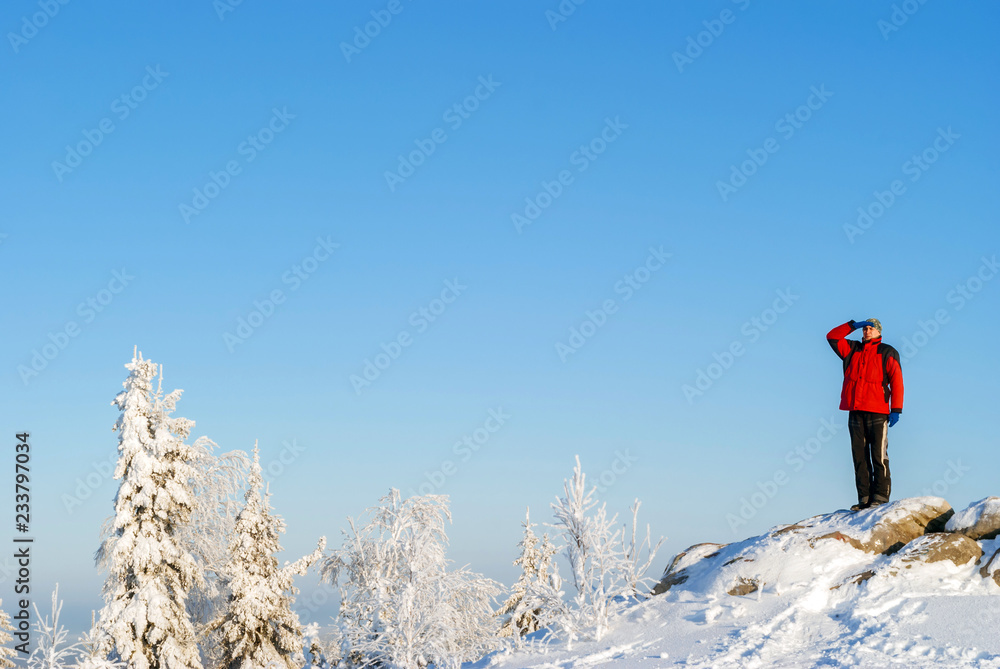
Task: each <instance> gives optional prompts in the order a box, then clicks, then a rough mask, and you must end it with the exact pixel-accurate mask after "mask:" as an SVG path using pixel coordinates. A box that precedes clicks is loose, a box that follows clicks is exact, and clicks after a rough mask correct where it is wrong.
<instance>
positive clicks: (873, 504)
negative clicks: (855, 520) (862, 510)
mask: <svg viewBox="0 0 1000 669" xmlns="http://www.w3.org/2000/svg"><path fill="white" fill-rule="evenodd" d="M887 503H888V502H880V501H879V500H877V499H873V500H872V501H870V502H868V506H867V507H866V508H869V509H871V508H872V507H876V506H882V505H883V504H887Z"/></svg>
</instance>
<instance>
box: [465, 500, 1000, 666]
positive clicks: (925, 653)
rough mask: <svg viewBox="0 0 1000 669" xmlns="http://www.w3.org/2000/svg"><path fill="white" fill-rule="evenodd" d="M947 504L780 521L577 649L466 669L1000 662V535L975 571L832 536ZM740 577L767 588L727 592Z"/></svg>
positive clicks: (706, 557)
mask: <svg viewBox="0 0 1000 669" xmlns="http://www.w3.org/2000/svg"><path fill="white" fill-rule="evenodd" d="M943 501H944V500H940V499H939V498H926V497H925V498H913V499H908V500H901V501H899V502H895V503H893V504H892V505H889V506H888V507H885V508H883V509H881V510H873V511H868V512H860V513H853V514H852V513H849V512H838V513H833V514H828V515H826V516H820V517H817V518H813V519H809V520H807V521H802V522H800V523H797V524H795V525H790V526H777V527H775V528H772V529H771V530H770V531H769V532H767V533H766V534H764V535H761V536H759V537H752V538H750V539H747V540H745V541H742V542H739V543H735V544H730V545H727V546H720V545H718V544H701V545H698V546H695V547H692V549H691V550H689V552H688V553H687V554H686V555H681V556H679V557H678V558H677V560H676V564H675V565H674V573H676V572H677V571H679V570H680V569H685V568H686V569H687V571H686V575H687V580H685V581H683V582H681V583H677V584H675V585H673V586H672V587H671V588H670V590H668V591H667V592H665V593H664V594H662V595H658V596H655V597H652V598H651V599H648V600H645V601H642V602H638V603H634V602H633V603H627V604H626V603H620V604H619V610H618V612H617V615H614V616H613V617H612V618H611V621H610V625H609V628H608V631H607V632H606V633H605V635H604V636H603V637H602V639H601V641H599V642H596V641H575V642H573V644H572V647H571V648H569V647H567V645H566V644H565V643H563V642H560V641H555V640H550V641H548V642H547V643H546V642H544V641H543V640H542V639H541V636H542V635H541V633H536V634H534V635H531V637H529V638H530V641H529V644H528V646H527V647H526V648H525V649H524V650H517V651H513V650H507V651H500V652H497V653H494V654H492V655H490V656H488V657H486V658H483V659H482V660H480V661H479V662H477V663H473V664H469V665H466V666H467V667H468V668H469V669H486V668H487V667H489V668H497V669H528V668H529V667H537V668H539V669H541V668H552V669H555V668H557V667H558V668H561V669H562V668H565V669H569V668H576V667H587V668H590V667H605V666H607V667H610V666H614V667H623V668H628V667H668V666H683V667H687V668H708V667H747V668H756V667H760V668H765V667H848V666H860V667H866V668H867V667H907V668H910V667H914V668H919V667H977V668H982V669H987V668H1000V635H998V634H997V630H998V629H1000V586H998V585H997V584H996V583H995V582H994V580H993V579H992V578H984V577H983V576H982V575H980V568H981V567H982V566H983V564H985V563H986V561H987V560H988V559H989V557H990V556H992V555H993V554H994V553H995V552H996V550H997V549H998V548H1000V539H992V540H988V541H980V542H977V543H978V544H979V546H980V547H981V548H982V549H983V552H984V555H983V558H982V559H981V560H980V561H979V563H977V562H976V561H975V560H972V561H970V562H969V563H967V564H964V565H956V564H954V563H953V562H951V561H949V560H942V561H939V562H934V563H926V562H921V561H919V560H918V561H914V560H913V558H912V552H913V551H912V550H907V551H900V552H898V553H895V554H892V555H880V554H878V553H868V552H865V551H863V550H859V549H858V548H855V547H854V546H852V544H851V543H849V542H847V541H844V540H838V538H829V537H825V535H828V534H831V533H833V532H841V533H843V534H844V535H846V536H848V537H851V538H853V539H857V540H859V541H862V542H864V541H865V540H867V539H870V538H871V536H872V534H873V532H874V531H875V530H876V528H877V526H879V525H880V524H884V523H886V522H890V521H891V522H900V521H902V520H904V519H905V517H906V515H907V514H908V513H913V512H914V511H916V510H918V509H919V508H920V507H921V506H926V505H928V504H939V503H943ZM820 537H824V538H822V539H821V538H820ZM921 541H924V539H923V538H921V539H918V540H916V541H914V542H913V544H914V546H911V547H910V548H911V549H912V548H915V547H916V545H917V544H920V542H921ZM908 555H909V556H910V557H909V558H908V557H907V556H908ZM861 575H864V577H863V578H859V576H861ZM741 579H742V581H741ZM743 581H748V582H749V581H756V582H757V583H759V584H760V587H759V588H758V589H757V590H756V591H753V592H750V593H749V594H746V595H742V596H741V595H730V594H728V591H729V590H731V589H732V588H733V586H734V585H737V584H739V583H741V582H743Z"/></svg>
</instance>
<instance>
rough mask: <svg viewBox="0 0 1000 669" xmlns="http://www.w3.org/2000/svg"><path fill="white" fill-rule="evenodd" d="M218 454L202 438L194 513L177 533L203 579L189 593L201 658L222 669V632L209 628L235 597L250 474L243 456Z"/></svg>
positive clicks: (196, 459)
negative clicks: (234, 562) (237, 536)
mask: <svg viewBox="0 0 1000 669" xmlns="http://www.w3.org/2000/svg"><path fill="white" fill-rule="evenodd" d="M215 448H216V444H215V443H214V442H213V441H212V440H211V439H208V438H207V437H199V438H198V439H197V440H196V441H195V442H194V444H193V445H192V449H193V451H194V452H193V459H192V462H191V465H192V477H191V479H190V481H189V483H190V486H191V490H192V500H193V507H194V508H193V510H192V512H191V517H190V518H189V520H188V522H186V523H184V524H183V525H182V526H181V527H180V528H179V531H178V543H179V544H180V545H181V546H182V547H183V548H184V549H185V550H187V551H188V552H190V553H191V555H193V556H194V558H195V561H196V562H197V563H198V567H199V569H200V570H201V572H202V575H203V577H204V578H203V580H202V581H201V582H200V583H197V584H195V586H194V588H192V590H191V592H190V593H189V594H190V596H189V598H188V602H187V610H188V614H189V616H190V617H191V622H192V623H193V624H194V626H195V629H196V630H197V631H198V634H199V638H198V642H199V646H200V647H201V652H202V656H203V657H204V658H205V660H206V663H207V664H208V665H209V666H213V667H214V666H217V665H219V664H220V662H221V661H222V655H223V652H224V651H223V649H222V643H221V639H220V638H219V633H218V629H215V630H213V629H211V628H210V627H209V623H210V622H212V621H213V620H216V619H217V618H219V616H221V615H222V614H223V613H224V612H225V610H226V607H227V605H228V602H229V597H230V595H231V594H232V592H231V590H230V580H231V577H230V575H229V574H228V572H227V568H228V565H229V562H230V552H229V551H230V547H231V545H232V542H233V537H234V533H235V528H236V517H237V515H238V514H239V512H240V510H241V509H242V508H243V504H242V501H243V495H244V493H245V491H246V480H247V475H248V472H249V468H250V460H249V458H248V457H247V455H246V453H244V452H243V451H230V452H229V453H223V454H222V455H218V456H217V455H215V454H214V452H213V451H214V449H215Z"/></svg>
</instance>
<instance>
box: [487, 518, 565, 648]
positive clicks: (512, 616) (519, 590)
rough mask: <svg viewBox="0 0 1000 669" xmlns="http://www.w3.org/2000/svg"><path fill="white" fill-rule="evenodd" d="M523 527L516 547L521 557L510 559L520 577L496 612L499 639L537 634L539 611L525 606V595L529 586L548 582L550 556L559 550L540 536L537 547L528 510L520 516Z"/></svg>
mask: <svg viewBox="0 0 1000 669" xmlns="http://www.w3.org/2000/svg"><path fill="white" fill-rule="evenodd" d="M523 526H524V537H523V538H522V539H521V542H520V543H519V544H518V546H519V547H520V548H521V555H520V556H519V557H518V558H517V559H516V560H514V566H515V567H516V566H518V565H520V567H521V576H520V577H519V578H518V579H517V583H515V584H514V586H513V587H512V588H511V594H510V597H508V598H507V601H506V602H504V603H503V605H502V606H501V607H500V610H499V611H497V615H498V616H502V617H504V620H503V623H502V624H501V626H500V636H502V637H520V636H524V635H525V634H529V633H531V632H536V631H538V629H539V627H540V625H541V624H540V622H539V620H538V615H539V614H540V613H541V609H540V608H538V607H537V605H535V604H531V605H529V603H528V602H527V601H526V600H525V595H526V594H527V593H528V591H529V589H531V587H532V584H534V583H539V582H541V583H545V582H547V581H549V579H550V578H551V576H552V556H553V555H555V554H556V552H558V550H559V549H558V548H556V547H555V546H553V545H552V543H551V542H550V541H549V535H548V534H545V535H543V536H542V540H541V545H539V541H538V537H537V536H535V532H534V531H533V530H532V528H533V527H534V525H533V524H532V522H531V513H530V510H526V511H525V513H524V523H523Z"/></svg>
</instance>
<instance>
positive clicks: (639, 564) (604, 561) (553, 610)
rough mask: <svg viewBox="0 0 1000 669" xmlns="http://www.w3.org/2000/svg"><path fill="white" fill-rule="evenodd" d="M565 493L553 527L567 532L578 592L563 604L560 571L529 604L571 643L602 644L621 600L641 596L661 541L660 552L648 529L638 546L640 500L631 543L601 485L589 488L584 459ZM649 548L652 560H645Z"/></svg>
mask: <svg viewBox="0 0 1000 669" xmlns="http://www.w3.org/2000/svg"><path fill="white" fill-rule="evenodd" d="M563 491H564V493H565V496H564V497H560V498H557V500H556V502H555V503H553V504H552V509H553V511H554V514H555V520H556V522H555V523H553V524H552V525H550V527H553V528H555V529H556V530H558V531H559V532H560V533H561V538H562V540H563V542H564V545H565V549H564V555H565V557H566V559H567V561H568V562H569V567H570V578H571V581H570V582H571V584H572V585H573V588H574V590H575V591H576V594H575V595H574V596H573V598H572V600H571V601H570V602H564V601H563V600H562V595H561V593H560V592H559V588H560V587H561V581H560V579H559V577H558V573H556V574H555V575H554V577H553V578H552V579H550V581H549V582H548V583H545V582H540V583H539V585H538V587H536V588H529V590H528V594H527V595H526V596H525V601H527V602H528V603H529V604H530V605H533V606H535V607H537V608H538V609H540V610H541V613H540V614H539V619H540V620H541V622H542V625H543V626H546V627H548V628H549V629H550V631H552V632H553V633H555V634H557V635H558V636H562V637H564V638H566V639H567V640H568V641H570V642H572V641H573V640H575V639H579V638H585V639H594V640H598V641H599V640H600V639H601V637H602V636H603V635H604V633H605V632H606V631H607V629H608V621H609V618H610V616H611V614H612V612H613V608H614V605H615V601H616V600H617V599H619V598H632V597H635V596H636V595H637V594H639V592H640V587H641V586H642V585H643V584H644V582H645V578H644V573H645V570H646V569H647V568H648V567H649V565H650V564H651V562H652V560H653V556H654V555H655V552H656V549H657V548H659V546H660V543H657V545H656V547H655V548H654V547H652V546H651V545H650V543H649V529H648V527H647V530H646V537H647V538H646V539H645V540H644V541H641V542H640V543H639V544H636V529H635V526H636V525H637V522H638V512H639V501H638V500H636V503H635V504H634V505H633V507H632V509H631V510H632V520H633V529H632V533H631V540H630V541H627V540H626V536H627V535H626V528H625V527H624V526H623V527H621V528H618V527H616V526H615V523H616V520H617V516H611V517H610V518H609V517H608V513H607V507H606V505H604V504H600V505H598V502H597V500H596V499H595V497H594V493H595V491H596V487H595V488H591V489H590V490H588V489H587V485H586V476H585V475H584V473H583V469H582V467H581V466H580V458H579V457H577V458H576V467H575V468H574V469H573V478H572V479H569V480H566V481H564V483H563ZM661 543H662V540H661ZM644 549H645V550H646V552H647V553H648V557H647V559H646V560H645V561H642V560H641V557H640V556H641V553H642V552H643V550H644Z"/></svg>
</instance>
